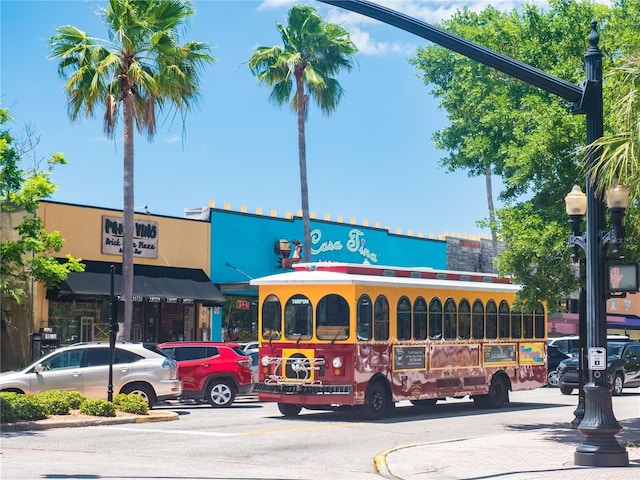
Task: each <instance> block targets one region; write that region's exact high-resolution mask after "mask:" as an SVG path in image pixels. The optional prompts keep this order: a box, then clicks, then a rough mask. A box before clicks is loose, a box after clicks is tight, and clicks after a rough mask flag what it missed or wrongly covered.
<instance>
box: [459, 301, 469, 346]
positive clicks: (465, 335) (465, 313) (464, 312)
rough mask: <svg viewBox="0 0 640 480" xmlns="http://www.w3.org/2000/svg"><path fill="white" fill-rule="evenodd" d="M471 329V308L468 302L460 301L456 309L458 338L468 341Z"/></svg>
mask: <svg viewBox="0 0 640 480" xmlns="http://www.w3.org/2000/svg"><path fill="white" fill-rule="evenodd" d="M470 328H471V306H470V305H469V300H467V299H466V298H465V299H462V300H461V301H460V306H459V307H458V338H459V339H461V340H467V339H469V335H470Z"/></svg>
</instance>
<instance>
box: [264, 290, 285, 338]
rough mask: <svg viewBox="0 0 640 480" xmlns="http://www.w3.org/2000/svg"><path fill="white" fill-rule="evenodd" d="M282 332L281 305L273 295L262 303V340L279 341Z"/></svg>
mask: <svg viewBox="0 0 640 480" xmlns="http://www.w3.org/2000/svg"><path fill="white" fill-rule="evenodd" d="M281 332H282V305H281V304H280V299H279V298H278V297H276V296H275V295H269V296H268V297H267V298H265V300H264V302H263V303H262V338H266V339H268V340H279V339H280V336H281Z"/></svg>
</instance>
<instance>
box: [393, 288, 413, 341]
mask: <svg viewBox="0 0 640 480" xmlns="http://www.w3.org/2000/svg"><path fill="white" fill-rule="evenodd" d="M396 328H397V331H398V332H397V333H398V340H409V339H410V338H411V301H410V300H409V299H408V298H407V297H401V298H400V300H398V310H397V312H396Z"/></svg>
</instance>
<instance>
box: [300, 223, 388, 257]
mask: <svg viewBox="0 0 640 480" xmlns="http://www.w3.org/2000/svg"><path fill="white" fill-rule="evenodd" d="M343 240H346V243H345V245H346V249H347V251H349V252H351V253H356V254H358V255H360V256H362V257H363V258H364V260H366V261H368V262H369V263H377V262H378V255H377V254H376V253H375V252H372V251H371V250H369V248H368V247H366V246H365V245H366V243H367V242H366V240H365V238H364V232H363V231H362V230H359V229H357V228H352V229H351V230H349V232H348V233H347V238H346V239H330V240H323V238H322V231H321V230H320V229H319V228H316V229H314V230H313V231H312V232H311V245H312V247H311V254H312V255H320V254H322V253H324V252H331V251H336V250H338V251H339V250H343V249H344V248H345V245H343V243H342V241H343Z"/></svg>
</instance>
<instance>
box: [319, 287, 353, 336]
mask: <svg viewBox="0 0 640 480" xmlns="http://www.w3.org/2000/svg"><path fill="white" fill-rule="evenodd" d="M316 336H317V337H318V339H320V340H331V341H332V342H333V341H335V340H346V339H347V338H349V304H348V303H347V301H346V300H345V299H344V298H342V297H341V296H340V295H336V294H334V293H332V294H329V295H326V296H324V297H322V299H320V301H319V302H318V306H317V307H316Z"/></svg>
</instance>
